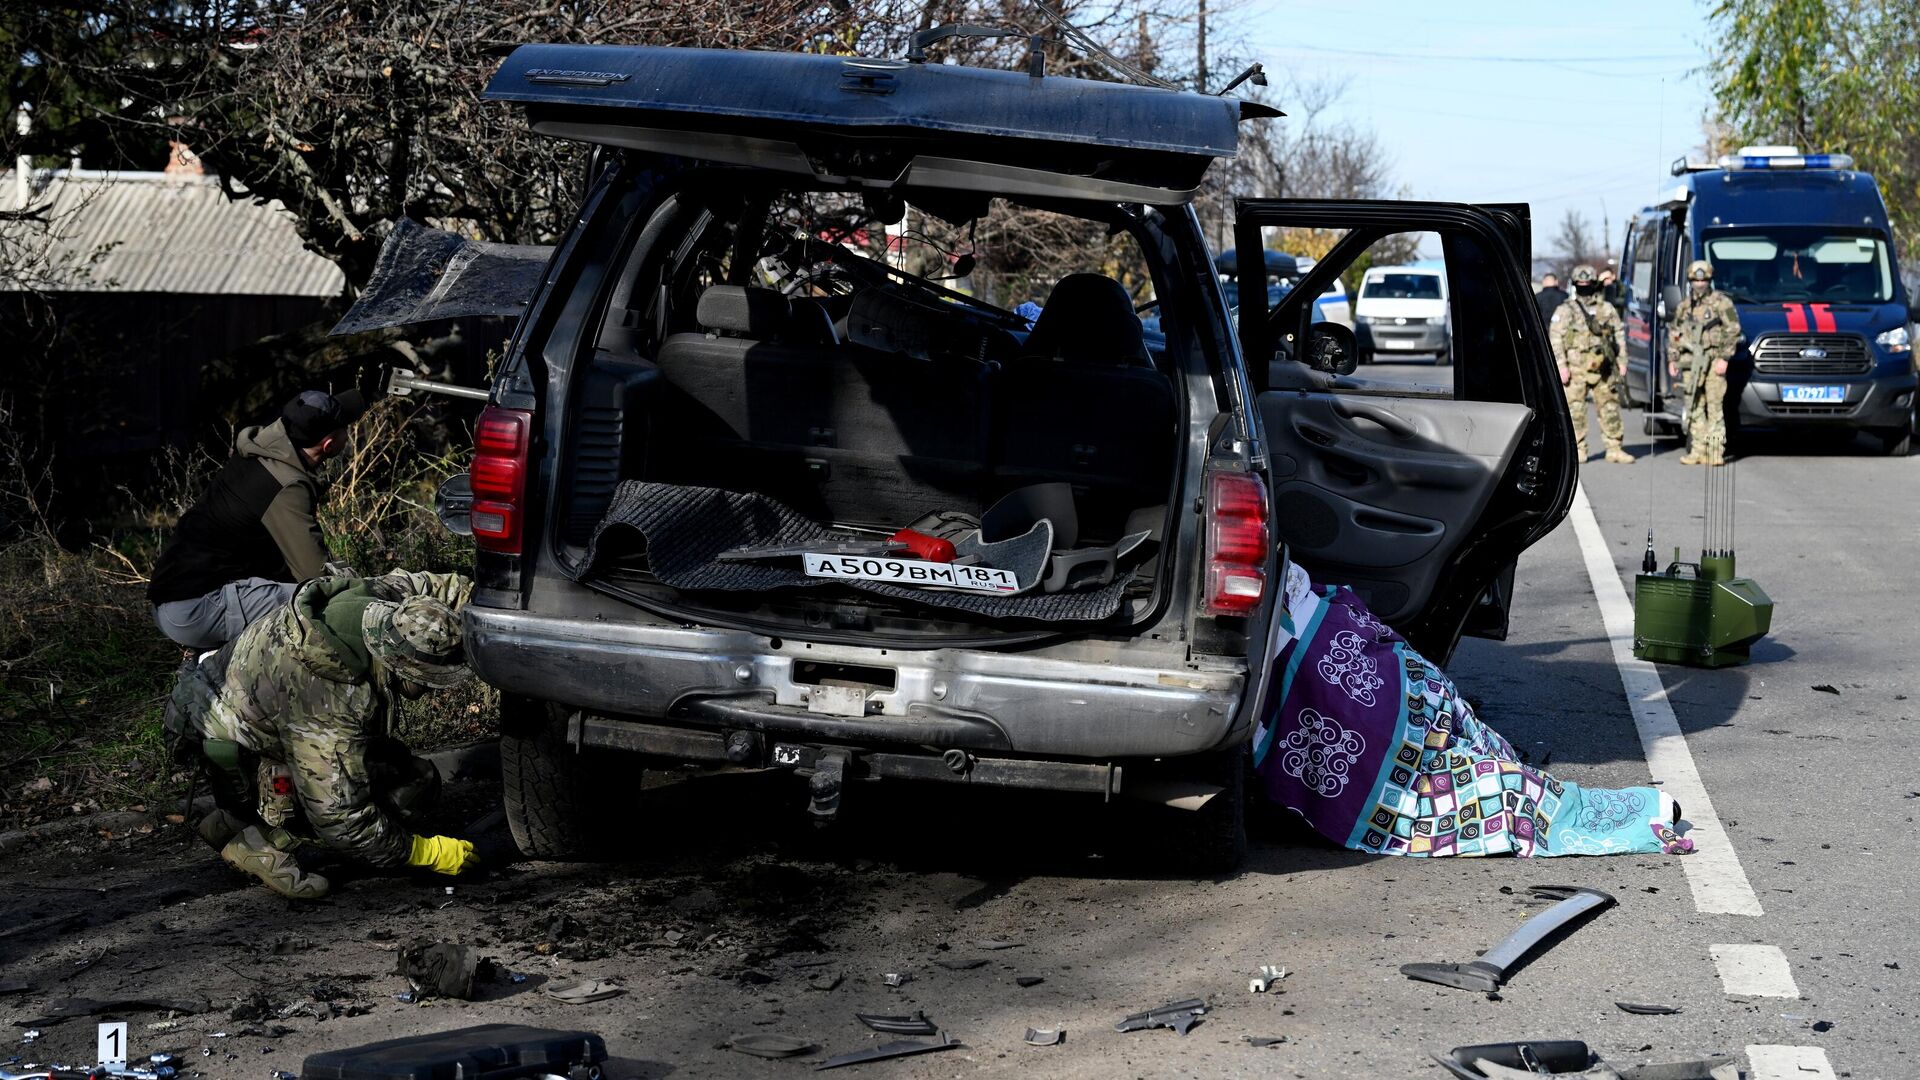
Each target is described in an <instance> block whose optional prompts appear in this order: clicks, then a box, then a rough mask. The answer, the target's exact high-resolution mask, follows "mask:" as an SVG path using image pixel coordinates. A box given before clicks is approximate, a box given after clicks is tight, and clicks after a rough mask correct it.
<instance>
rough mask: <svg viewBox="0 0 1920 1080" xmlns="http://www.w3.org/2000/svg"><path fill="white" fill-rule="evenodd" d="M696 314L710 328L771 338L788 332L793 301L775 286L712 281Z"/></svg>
mask: <svg viewBox="0 0 1920 1080" xmlns="http://www.w3.org/2000/svg"><path fill="white" fill-rule="evenodd" d="M693 317H694V318H695V319H696V320H698V321H699V323H700V325H701V326H704V327H706V328H707V329H709V330H723V331H726V332H727V333H732V334H739V335H741V336H743V337H750V338H759V339H761V340H768V339H772V338H777V337H779V336H781V335H782V334H783V333H785V332H786V329H787V324H788V323H790V322H792V321H793V304H792V303H791V302H789V301H788V300H787V298H786V297H784V296H782V295H780V294H779V293H777V292H775V291H773V290H772V289H760V288H755V287H753V286H750V285H711V286H708V287H707V291H705V292H703V293H701V294H700V303H699V305H698V306H697V307H695V308H694V312H693Z"/></svg>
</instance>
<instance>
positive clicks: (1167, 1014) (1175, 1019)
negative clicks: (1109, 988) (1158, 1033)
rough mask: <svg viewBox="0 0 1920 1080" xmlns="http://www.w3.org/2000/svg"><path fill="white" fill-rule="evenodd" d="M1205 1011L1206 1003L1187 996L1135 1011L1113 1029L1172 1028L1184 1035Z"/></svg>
mask: <svg viewBox="0 0 1920 1080" xmlns="http://www.w3.org/2000/svg"><path fill="white" fill-rule="evenodd" d="M1206 1012H1207V1003H1206V1002H1204V1001H1201V1000H1200V999H1199V998H1188V999H1187V1000H1185V1001H1175V1002H1172V1003H1170V1004H1166V1005H1162V1006H1160V1007H1159V1008H1157V1009H1148V1010H1147V1011H1146V1012H1137V1013H1134V1014H1133V1015H1132V1016H1129V1017H1127V1018H1126V1019H1124V1020H1122V1021H1120V1022H1119V1023H1117V1024H1115V1025H1113V1030H1115V1031H1145V1030H1147V1029H1148V1028H1161V1027H1164V1028H1172V1029H1173V1030H1174V1031H1176V1032H1178V1033H1180V1034H1182V1035H1185V1034H1186V1033H1187V1032H1189V1031H1192V1030H1193V1026H1194V1025H1195V1024H1198V1023H1199V1022H1200V1018H1201V1017H1202V1016H1205V1015H1206Z"/></svg>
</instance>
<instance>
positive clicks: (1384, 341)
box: [1380, 336, 1414, 349]
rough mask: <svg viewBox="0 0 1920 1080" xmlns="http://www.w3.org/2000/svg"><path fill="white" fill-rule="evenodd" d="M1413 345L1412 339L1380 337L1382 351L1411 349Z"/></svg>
mask: <svg viewBox="0 0 1920 1080" xmlns="http://www.w3.org/2000/svg"><path fill="white" fill-rule="evenodd" d="M1413 345H1414V341H1413V339H1412V338H1396V337H1385V336H1382V337H1381V338H1380V347H1381V348H1383V349H1411V348H1413Z"/></svg>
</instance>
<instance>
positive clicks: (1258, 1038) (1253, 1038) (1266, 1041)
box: [1240, 1035, 1287, 1046]
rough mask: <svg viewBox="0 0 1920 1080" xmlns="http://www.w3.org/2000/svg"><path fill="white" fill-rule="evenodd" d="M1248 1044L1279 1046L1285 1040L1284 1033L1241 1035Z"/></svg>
mask: <svg viewBox="0 0 1920 1080" xmlns="http://www.w3.org/2000/svg"><path fill="white" fill-rule="evenodd" d="M1240 1037H1241V1038H1242V1039H1245V1040H1246V1041H1247V1045H1249V1046H1279V1045H1280V1044H1281V1043H1283V1042H1286V1041H1287V1037H1286V1036H1285V1035H1242V1036H1240Z"/></svg>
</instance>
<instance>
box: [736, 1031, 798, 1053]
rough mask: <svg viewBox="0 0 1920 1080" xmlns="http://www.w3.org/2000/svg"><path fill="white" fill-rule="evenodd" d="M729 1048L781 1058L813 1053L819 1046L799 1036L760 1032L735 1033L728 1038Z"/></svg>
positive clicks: (739, 1051)
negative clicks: (750, 1033) (749, 1033)
mask: <svg viewBox="0 0 1920 1080" xmlns="http://www.w3.org/2000/svg"><path fill="white" fill-rule="evenodd" d="M727 1049H729V1050H733V1051H736V1052H738V1053H742V1054H748V1055H751V1056H753V1057H757V1058H772V1059H779V1058H790V1057H799V1056H800V1055H801V1054H811V1053H813V1052H814V1051H815V1050H818V1049H819V1047H818V1046H815V1045H814V1044H813V1043H810V1042H808V1041H807V1040H805V1039H802V1038H799V1037H798V1036H794V1035H779V1034H775V1033H773V1032H759V1033H755V1034H752V1035H735V1036H734V1037H732V1038H730V1039H728V1040H727Z"/></svg>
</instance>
